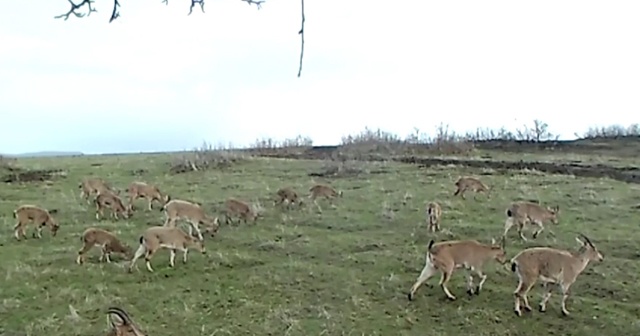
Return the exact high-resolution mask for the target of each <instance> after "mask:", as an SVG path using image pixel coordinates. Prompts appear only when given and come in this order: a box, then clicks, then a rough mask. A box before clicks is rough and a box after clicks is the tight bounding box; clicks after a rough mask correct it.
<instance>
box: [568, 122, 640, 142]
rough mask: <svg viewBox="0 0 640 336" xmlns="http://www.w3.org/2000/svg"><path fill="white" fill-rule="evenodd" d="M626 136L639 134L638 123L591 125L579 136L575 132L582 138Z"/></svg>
mask: <svg viewBox="0 0 640 336" xmlns="http://www.w3.org/2000/svg"><path fill="white" fill-rule="evenodd" d="M628 136H640V125H639V124H631V125H629V126H627V127H625V126H622V125H609V126H600V127H591V128H589V130H587V131H586V132H585V133H584V134H582V135H581V136H579V135H577V134H576V137H578V138H583V139H595V138H619V137H628Z"/></svg>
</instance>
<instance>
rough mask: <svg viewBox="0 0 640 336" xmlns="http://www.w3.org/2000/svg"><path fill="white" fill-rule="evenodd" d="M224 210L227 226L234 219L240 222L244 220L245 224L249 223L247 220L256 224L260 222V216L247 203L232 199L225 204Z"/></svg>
mask: <svg viewBox="0 0 640 336" xmlns="http://www.w3.org/2000/svg"><path fill="white" fill-rule="evenodd" d="M224 208H225V221H226V223H227V224H228V223H229V222H230V221H231V218H233V217H238V218H239V220H240V219H242V221H243V222H244V223H245V224H246V223H247V220H252V221H253V222H254V223H255V222H256V221H257V220H258V214H257V213H256V211H254V209H253V208H251V205H249V204H248V203H247V202H243V201H240V200H238V199H235V198H230V199H228V200H226V201H225V202H224Z"/></svg>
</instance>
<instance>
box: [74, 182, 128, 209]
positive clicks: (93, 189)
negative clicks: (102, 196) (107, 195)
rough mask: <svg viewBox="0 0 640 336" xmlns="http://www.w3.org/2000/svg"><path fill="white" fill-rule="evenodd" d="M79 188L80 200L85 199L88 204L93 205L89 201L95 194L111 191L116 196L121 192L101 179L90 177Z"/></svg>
mask: <svg viewBox="0 0 640 336" xmlns="http://www.w3.org/2000/svg"><path fill="white" fill-rule="evenodd" d="M78 188H79V189H80V198H84V199H85V200H86V201H87V203H89V204H91V201H90V200H89V196H91V195H93V194H95V195H97V194H99V193H100V192H104V191H111V192H113V193H114V194H119V193H120V191H119V190H117V191H116V190H115V189H113V188H112V187H111V186H110V185H109V183H107V181H105V180H104V179H101V178H99V177H88V178H85V179H83V180H82V181H80V183H79V184H78Z"/></svg>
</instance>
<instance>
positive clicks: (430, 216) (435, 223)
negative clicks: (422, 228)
mask: <svg viewBox="0 0 640 336" xmlns="http://www.w3.org/2000/svg"><path fill="white" fill-rule="evenodd" d="M426 210H427V225H428V231H432V232H435V231H440V219H441V217H442V207H441V206H440V204H438V203H437V202H429V203H427V207H426Z"/></svg>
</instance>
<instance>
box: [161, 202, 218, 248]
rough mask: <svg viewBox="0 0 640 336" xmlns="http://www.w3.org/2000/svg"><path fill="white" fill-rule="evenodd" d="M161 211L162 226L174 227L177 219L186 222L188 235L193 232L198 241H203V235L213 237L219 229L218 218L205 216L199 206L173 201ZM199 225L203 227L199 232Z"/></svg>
mask: <svg viewBox="0 0 640 336" xmlns="http://www.w3.org/2000/svg"><path fill="white" fill-rule="evenodd" d="M161 211H164V215H165V218H166V219H165V222H164V226H169V227H175V226H176V222H177V220H178V219H183V220H186V221H187V222H188V223H189V235H193V231H194V230H195V231H196V234H197V235H198V238H199V239H200V240H203V239H204V237H203V235H202V234H203V233H209V234H210V235H211V237H214V236H215V234H216V233H217V232H218V228H219V227H220V223H219V222H218V217H215V218H214V217H211V216H209V215H207V214H206V213H205V211H204V209H203V208H202V206H200V204H196V203H192V202H188V201H183V200H176V199H174V200H171V201H169V202H168V203H167V204H165V205H164V206H163V207H162V210H161ZM200 225H203V226H204V230H202V231H201V230H200Z"/></svg>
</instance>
